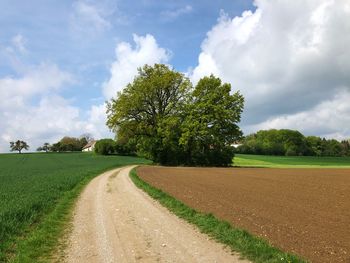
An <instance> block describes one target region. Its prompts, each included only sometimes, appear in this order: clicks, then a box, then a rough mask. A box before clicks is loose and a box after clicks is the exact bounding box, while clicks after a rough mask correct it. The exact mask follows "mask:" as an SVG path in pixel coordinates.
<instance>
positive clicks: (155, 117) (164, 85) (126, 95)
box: [107, 64, 191, 163]
mask: <svg viewBox="0 0 350 263" xmlns="http://www.w3.org/2000/svg"><path fill="white" fill-rule="evenodd" d="M190 88H191V83H190V81H189V80H188V79H187V78H185V77H184V76H183V74H181V73H179V72H176V71H174V70H171V69H169V68H168V67H167V66H165V65H163V64H155V65H154V66H153V67H152V66H148V65H145V66H144V67H143V68H140V69H139V70H138V75H137V76H136V78H135V79H134V81H133V82H132V83H130V84H128V85H127V87H126V88H125V89H124V90H123V92H121V93H119V94H118V96H117V99H112V100H111V101H110V102H109V103H107V114H108V120H107V125H108V126H109V128H110V129H112V130H114V131H115V132H116V133H117V138H118V141H119V140H121V139H124V140H125V137H127V138H128V139H132V138H137V147H138V150H139V151H140V152H142V153H143V154H144V155H145V156H146V157H148V158H150V159H152V160H154V161H156V162H160V163H169V162H170V158H171V156H169V155H170V154H172V151H173V150H174V149H173V145H172V144H173V143H174V142H173V141H172V137H173V134H172V133H173V132H174V133H175V132H177V131H176V130H172V131H171V132H170V133H169V128H170V127H174V128H178V125H179V122H180V116H181V112H182V108H183V105H184V104H185V102H186V94H188V92H189V90H190ZM173 158H174V159H177V158H176V156H173Z"/></svg>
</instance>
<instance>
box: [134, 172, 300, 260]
mask: <svg viewBox="0 0 350 263" xmlns="http://www.w3.org/2000/svg"><path fill="white" fill-rule="evenodd" d="M130 177H131V179H132V181H133V182H134V183H135V185H136V186H137V187H139V188H141V189H142V190H143V191H145V192H146V193H147V194H149V195H150V196H151V197H152V198H154V199H155V200H157V201H158V202H159V203H161V204H162V205H163V206H165V207H166V208H168V209H169V210H170V211H171V212H173V213H174V214H175V215H177V216H178V217H180V218H182V219H184V220H186V221H187V222H189V223H191V224H193V225H195V226H197V227H198V228H199V230H200V231H201V232H203V233H205V234H208V235H209V236H210V237H212V238H214V239H215V240H217V241H219V242H221V243H223V244H225V245H227V246H229V247H230V248H231V249H232V251H234V252H239V253H240V254H241V255H242V256H244V257H246V258H247V259H249V260H251V261H253V262H259V263H260V262H261V263H263V262H266V263H267V262H269V263H273V262H293V263H302V262H305V261H304V260H302V259H301V258H299V257H298V256H295V255H292V254H289V253H285V252H283V251H281V250H280V249H278V248H275V247H273V246H271V245H270V244H269V243H268V242H267V241H265V240H263V239H261V238H258V237H255V236H253V235H251V234H249V233H248V232H247V231H245V230H243V229H239V228H237V227H235V226H233V225H231V224H230V223H228V222H226V221H223V220H220V219H218V218H216V217H215V216H214V215H212V214H206V213H201V212H198V211H196V210H194V209H192V208H190V207H188V206H187V205H185V204H184V203H182V202H180V201H179V200H177V199H175V198H174V197H172V196H170V195H168V194H167V193H165V192H163V191H162V190H160V189H157V188H155V187H153V186H151V185H150V184H148V183H146V182H145V181H143V180H141V179H140V178H139V177H138V176H137V174H136V170H135V169H134V170H132V171H131V173H130Z"/></svg>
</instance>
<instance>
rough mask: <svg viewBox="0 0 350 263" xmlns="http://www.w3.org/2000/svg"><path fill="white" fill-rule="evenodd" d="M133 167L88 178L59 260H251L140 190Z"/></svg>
mask: <svg viewBox="0 0 350 263" xmlns="http://www.w3.org/2000/svg"><path fill="white" fill-rule="evenodd" d="M131 168H132V167H128V168H120V169H116V170H113V171H110V172H106V173H104V174H102V175H100V176H99V177H96V178H95V179H93V180H92V181H91V182H90V183H89V184H88V186H87V187H86V188H85V190H84V191H83V193H82V194H81V196H80V199H79V201H78V203H77V206H76V209H75V212H74V219H73V222H72V231H71V233H70V235H69V237H68V244H67V248H66V250H65V251H64V253H63V255H64V256H63V260H60V262H62V261H65V262H77V263H78V262H79V263H80V262H84V263H89V262H91V263H96V262H247V261H244V260H240V259H239V255H238V254H235V255H233V254H232V253H231V251H229V250H228V249H224V248H223V246H222V245H220V244H217V243H215V242H214V241H212V240H209V239H208V237H207V236H206V235H204V234H201V233H199V232H198V231H197V230H196V229H195V228H194V227H193V226H191V225H189V224H187V223H185V222H184V221H183V220H181V219H179V218H177V217H176V216H175V215H173V214H171V213H170V212H169V211H168V210H167V209H165V208H164V207H162V206H161V205H160V204H158V203H157V202H156V201H154V200H153V199H151V198H150V197H149V196H148V195H147V194H145V193H144V192H143V191H141V190H139V189H138V188H137V187H136V186H135V185H134V184H133V183H132V181H131V180H130V178H129V171H130V170H131Z"/></svg>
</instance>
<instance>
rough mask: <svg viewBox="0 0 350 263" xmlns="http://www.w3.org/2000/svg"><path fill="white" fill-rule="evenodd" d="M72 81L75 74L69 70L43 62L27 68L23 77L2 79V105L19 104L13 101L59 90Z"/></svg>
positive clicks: (0, 81)
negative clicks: (65, 70)
mask: <svg viewBox="0 0 350 263" xmlns="http://www.w3.org/2000/svg"><path fill="white" fill-rule="evenodd" d="M72 82H73V76H72V75H71V74H69V73H68V72H64V71H61V70H60V69H59V68H58V67H57V66H56V65H54V64H47V63H42V64H40V65H39V66H36V67H33V68H30V69H29V70H27V71H26V72H25V73H24V75H23V76H22V77H19V78H14V77H11V76H8V77H4V78H2V79H0V99H1V101H2V106H3V107H4V106H6V107H11V105H15V106H18V105H17V103H15V104H13V102H16V101H17V102H23V101H24V100H26V99H29V98H31V97H32V96H35V95H38V94H43V93H48V92H51V91H58V90H59V89H60V88H62V87H63V85H64V84H67V83H72Z"/></svg>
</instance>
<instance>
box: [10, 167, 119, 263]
mask: <svg viewBox="0 0 350 263" xmlns="http://www.w3.org/2000/svg"><path fill="white" fill-rule="evenodd" d="M118 167H119V166H116V167H110V168H107V169H103V170H102V171H100V172H98V173H91V174H89V175H87V176H86V177H85V178H84V179H83V180H82V181H80V182H79V183H78V184H77V185H76V186H75V187H74V188H73V189H72V190H70V191H68V192H65V193H64V195H63V196H62V198H61V199H60V200H59V201H58V203H57V205H56V206H55V207H54V209H53V210H52V211H51V212H50V213H49V214H47V215H46V216H45V217H44V218H43V219H42V221H41V222H40V223H38V224H37V225H35V226H34V227H31V228H30V229H28V230H27V233H26V234H24V236H23V237H22V238H19V239H18V240H17V242H16V243H17V248H16V254H15V255H14V257H13V258H11V259H10V262H13V263H32V262H37V263H39V262H52V261H54V262H55V261H58V259H57V255H55V256H53V253H54V252H58V256H60V255H59V252H62V251H56V250H57V249H58V250H61V249H60V248H63V247H64V245H65V244H62V241H61V239H62V237H64V235H65V233H66V232H67V229H69V224H70V222H71V219H72V211H73V207H74V204H75V203H76V201H77V198H78V196H79V195H80V193H81V192H82V191H83V189H84V187H85V186H86V185H87V184H88V183H89V182H90V181H91V180H92V179H93V178H94V177H96V176H98V175H100V174H101V173H104V172H106V171H108V170H111V169H116V168H118Z"/></svg>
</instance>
